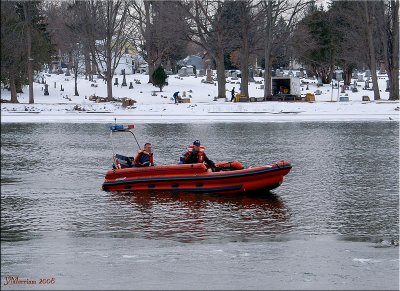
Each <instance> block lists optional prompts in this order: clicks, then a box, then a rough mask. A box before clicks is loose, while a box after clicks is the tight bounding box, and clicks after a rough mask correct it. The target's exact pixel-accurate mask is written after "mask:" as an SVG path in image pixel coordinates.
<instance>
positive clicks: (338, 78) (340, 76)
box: [336, 72, 343, 81]
mask: <svg viewBox="0 0 400 291" xmlns="http://www.w3.org/2000/svg"><path fill="white" fill-rule="evenodd" d="M336 80H337V81H343V74H342V72H336Z"/></svg>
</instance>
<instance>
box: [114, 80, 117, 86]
mask: <svg viewBox="0 0 400 291" xmlns="http://www.w3.org/2000/svg"><path fill="white" fill-rule="evenodd" d="M114 85H117V86H118V78H115V82H114Z"/></svg>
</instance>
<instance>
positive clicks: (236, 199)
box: [111, 191, 290, 242]
mask: <svg viewBox="0 0 400 291" xmlns="http://www.w3.org/2000/svg"><path fill="white" fill-rule="evenodd" d="M111 199H112V201H113V202H118V203H123V204H127V205H130V206H132V207H133V209H134V210H137V211H138V212H139V213H138V212H136V211H135V212H136V214H139V215H135V218H133V221H131V222H132V223H133V224H134V225H132V228H131V231H134V232H135V233H136V235H140V234H141V235H140V236H142V237H144V238H150V239H158V238H169V239H174V240H178V241H181V242H194V241H202V240H218V241H220V240H226V241H249V240H254V241H258V240H263V239H265V238H271V236H275V235H279V234H282V233H286V232H287V231H288V230H289V228H290V227H289V213H288V210H287V209H286V207H285V205H284V203H283V201H282V200H281V199H280V198H279V197H278V196H276V195H275V194H274V193H272V192H265V191H257V192H252V193H250V192H249V193H246V194H240V195H221V194H212V193H210V194H199V193H174V192H135V193H121V192H114V193H112V196H111ZM138 216H140V217H138Z"/></svg>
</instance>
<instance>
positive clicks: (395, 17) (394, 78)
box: [388, 0, 400, 100]
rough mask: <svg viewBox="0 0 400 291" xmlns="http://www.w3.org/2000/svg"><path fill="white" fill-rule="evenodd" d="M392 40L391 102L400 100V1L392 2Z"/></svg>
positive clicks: (390, 58)
mask: <svg viewBox="0 0 400 291" xmlns="http://www.w3.org/2000/svg"><path fill="white" fill-rule="evenodd" d="M391 6H392V14H391V15H390V16H391V20H392V39H391V42H390V45H391V48H392V49H391V51H390V54H389V56H388V57H389V60H390V61H391V64H392V65H391V66H390V67H391V72H390V75H389V85H390V91H389V100H399V94H400V93H399V41H400V40H399V0H392V1H391Z"/></svg>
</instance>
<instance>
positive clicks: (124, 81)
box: [121, 69, 128, 87]
mask: <svg viewBox="0 0 400 291" xmlns="http://www.w3.org/2000/svg"><path fill="white" fill-rule="evenodd" d="M122 75H123V77H122V84H121V87H125V86H128V85H127V84H126V77H125V69H123V70H122Z"/></svg>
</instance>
